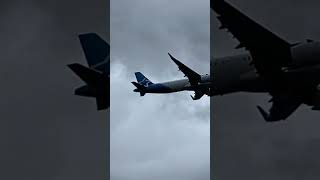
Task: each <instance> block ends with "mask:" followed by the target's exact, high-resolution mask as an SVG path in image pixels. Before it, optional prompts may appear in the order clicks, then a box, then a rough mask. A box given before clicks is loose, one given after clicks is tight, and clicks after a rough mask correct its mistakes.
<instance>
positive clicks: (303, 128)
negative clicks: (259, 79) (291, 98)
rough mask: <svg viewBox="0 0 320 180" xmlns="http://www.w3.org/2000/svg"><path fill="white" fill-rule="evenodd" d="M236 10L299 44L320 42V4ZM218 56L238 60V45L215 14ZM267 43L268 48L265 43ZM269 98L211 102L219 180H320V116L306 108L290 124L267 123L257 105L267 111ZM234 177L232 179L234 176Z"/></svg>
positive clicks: (257, 2) (253, 5) (248, 3)
mask: <svg viewBox="0 0 320 180" xmlns="http://www.w3.org/2000/svg"><path fill="white" fill-rule="evenodd" d="M229 2H231V3H232V4H233V5H234V6H236V7H237V8H238V9H240V10H241V11H242V12H244V13H245V14H247V15H248V16H249V17H251V18H252V19H254V20H255V21H256V22H258V23H260V24H262V25H263V26H265V27H266V28H268V29H270V30H271V31H273V32H275V33H276V34H277V35H279V36H280V37H282V38H284V39H285V40H287V41H289V42H291V43H294V42H299V41H305V39H307V38H311V39H315V40H320V33H319V32H320V25H319V23H318V22H317V21H315V19H318V18H319V17H320V13H319V10H318V9H319V7H320V2H319V1H314V0H306V1H292V0H281V1H279V0H271V1H264V0H229ZM211 15H212V18H211V19H210V20H211V23H212V29H211V36H212V37H213V38H212V40H211V43H212V46H211V47H212V49H211V50H212V55H213V56H214V57H221V56H225V55H232V54H238V53H241V52H242V51H239V50H235V49H234V47H235V46H236V45H237V44H238V42H237V40H234V39H232V35H231V34H229V33H227V32H226V31H225V30H219V29H218V27H219V26H220V23H219V22H218V20H217V19H216V15H215V13H214V12H211ZM261 43H263V42H261ZM269 99H270V97H269V96H267V95H259V94H248V93H237V94H233V95H228V96H222V97H214V98H211V125H212V126H211V145H212V148H211V150H212V152H211V153H212V158H213V160H212V165H213V169H212V171H211V172H212V175H213V176H212V177H213V179H219V180H229V179H254V180H255V179H260V180H269V179H273V180H300V179H310V180H317V179H319V178H320V173H319V168H320V158H319V152H320V133H319V127H320V121H319V119H320V113H319V112H317V111H311V110H310V107H307V106H305V105H303V106H301V107H300V108H299V109H298V110H297V111H296V112H295V113H294V114H292V115H291V116H290V117H289V118H288V120H287V121H283V122H278V123H271V124H270V123H266V122H265V121H264V120H263V118H262V117H261V115H260V114H259V112H258V110H257V109H256V105H262V106H263V107H265V108H266V109H268V108H269V107H270V105H271V104H269V103H267V101H268V100H269ZM230 172H232V173H230Z"/></svg>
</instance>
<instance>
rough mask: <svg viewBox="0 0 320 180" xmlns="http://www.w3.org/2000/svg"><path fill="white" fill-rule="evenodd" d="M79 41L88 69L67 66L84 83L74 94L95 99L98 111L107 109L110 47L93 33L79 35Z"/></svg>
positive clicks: (74, 65)
mask: <svg viewBox="0 0 320 180" xmlns="http://www.w3.org/2000/svg"><path fill="white" fill-rule="evenodd" d="M79 39H80V43H81V46H82V49H83V51H84V54H85V56H86V59H87V63H88V65H89V67H86V66H83V65H81V64H79V63H73V64H69V65H68V67H69V68H70V69H71V70H72V71H73V72H74V73H75V74H76V75H78V76H79V77H80V79H81V80H83V81H84V82H85V83H86V85H83V86H81V87H79V88H77V89H76V90H75V91H74V93H75V95H79V96H84V97H93V98H95V99H96V104H97V109H98V110H104V109H107V108H109V106H110V46H109V44H108V43H106V42H105V41H104V40H103V39H102V38H101V37H99V36H98V35H97V34H95V33H86V34H80V35H79Z"/></svg>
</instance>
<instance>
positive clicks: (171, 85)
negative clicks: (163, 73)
mask: <svg viewBox="0 0 320 180" xmlns="http://www.w3.org/2000/svg"><path fill="white" fill-rule="evenodd" d="M168 55H169V56H170V58H171V60H172V61H173V62H174V63H175V64H177V66H178V68H179V70H181V71H182V72H183V73H184V74H185V76H186V77H187V78H185V79H180V80H176V81H169V82H163V83H155V84H154V83H152V82H151V81H150V80H149V79H148V78H146V77H145V76H144V75H143V74H142V73H141V72H135V76H136V79H137V82H131V83H132V84H133V85H134V86H135V87H136V89H134V90H133V91H134V92H139V93H140V96H144V95H145V94H146V93H160V94H163V93H173V92H178V91H194V92H195V95H194V96H191V98H192V99H193V100H198V99H200V98H201V97H202V96H203V95H205V94H207V95H208V93H209V84H210V75H208V74H206V75H200V74H198V73H197V72H195V71H193V70H192V69H190V68H189V67H187V66H186V65H184V64H183V63H181V62H180V61H179V60H178V59H176V58H174V57H173V56H172V55H171V54H170V53H168Z"/></svg>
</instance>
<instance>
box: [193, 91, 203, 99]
mask: <svg viewBox="0 0 320 180" xmlns="http://www.w3.org/2000/svg"><path fill="white" fill-rule="evenodd" d="M203 95H204V93H203V92H202V91H195V92H194V96H191V98H192V99H193V100H199V99H201V97H202V96H203Z"/></svg>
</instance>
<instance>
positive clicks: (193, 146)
mask: <svg viewBox="0 0 320 180" xmlns="http://www.w3.org/2000/svg"><path fill="white" fill-rule="evenodd" d="M181 3H182V1H180V0H179V1H178V0H174V1H147V0H140V1H134V2H132V1H129V0H123V1H117V2H112V3H111V44H112V46H111V59H112V63H111V84H112V86H111V176H112V179H115V180H116V179H123V180H125V179H139V180H141V179H155V180H156V179H172V180H173V179H209V164H210V163H209V158H210V156H209V98H207V97H204V98H203V99H202V100H200V101H192V100H191V98H190V96H189V94H190V93H188V92H181V93H174V94H166V95H154V94H147V95H145V96H144V97H140V96H139V94H137V93H134V92H133V91H132V90H133V89H134V87H133V86H132V84H131V83H130V81H134V80H135V78H134V74H133V73H134V72H136V71H141V72H143V73H144V74H145V75H147V77H148V78H149V79H150V80H151V81H154V82H159V81H168V80H174V79H178V78H182V77H183V74H182V73H181V72H178V68H177V66H176V65H175V64H174V63H173V62H171V60H170V58H169V57H168V55H167V52H170V53H172V54H173V55H174V56H176V57H177V58H178V59H180V60H181V61H182V62H184V63H186V64H187V65H188V66H190V67H192V68H193V69H194V70H195V71H197V72H199V73H209V50H210V49H209V42H210V41H209V26H210V24H209V23H210V22H209V1H197V2H196V1H189V0H188V1H183V4H181Z"/></svg>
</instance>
